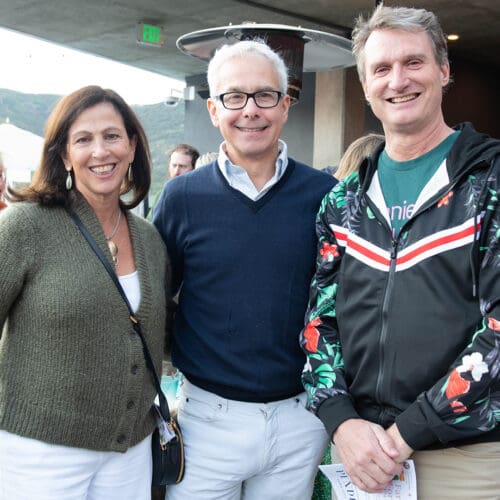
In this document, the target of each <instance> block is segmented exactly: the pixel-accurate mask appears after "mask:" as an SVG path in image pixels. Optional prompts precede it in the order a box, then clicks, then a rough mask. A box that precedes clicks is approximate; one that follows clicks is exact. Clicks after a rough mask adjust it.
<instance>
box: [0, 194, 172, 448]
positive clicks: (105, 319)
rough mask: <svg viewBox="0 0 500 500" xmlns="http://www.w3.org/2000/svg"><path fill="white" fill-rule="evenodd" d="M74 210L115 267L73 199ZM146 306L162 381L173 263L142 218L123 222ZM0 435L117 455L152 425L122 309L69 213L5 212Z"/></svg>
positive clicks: (0, 259) (146, 382) (146, 386)
mask: <svg viewBox="0 0 500 500" xmlns="http://www.w3.org/2000/svg"><path fill="white" fill-rule="evenodd" d="M72 207H73V209H74V210H75V212H76V213H77V214H78V215H79V216H80V218H81V220H82V222H83V223H84V224H85V226H86V227H87V228H88V230H89V232H90V233H91V234H92V236H93V237H94V239H95V240H96V242H97V243H98V245H99V246H100V247H101V248H102V250H103V251H104V252H105V255H106V256H107V258H108V260H109V261H110V262H111V255H110V253H109V251H108V247H107V245H106V239H105V236H104V233H103V231H102V229H101V226H100V224H99V222H98V220H97V218H96V216H95V214H94V212H93V210H92V209H91V208H90V206H89V205H88V204H87V202H86V201H85V200H84V198H83V197H82V196H80V195H79V194H73V195H72ZM127 222H128V224H129V228H130V234H131V238H132V244H133V250H134V255H135V263H136V268H137V271H138V273H139V280H140V288H141V301H140V306H139V309H138V311H137V316H138V317H139V319H140V322H141V325H142V329H143V332H144V334H145V337H146V340H147V342H148V345H149V349H150V351H151V353H152V356H153V358H154V361H155V365H156V368H157V373H159V372H160V367H161V360H162V355H163V352H164V347H165V346H166V345H167V343H168V338H167V337H168V335H167V324H166V323H167V316H169V314H168V311H167V304H170V300H169V286H170V264H169V261H168V257H167V253H166V249H165V246H164V243H163V241H162V240H161V238H160V236H159V235H158V233H157V231H156V229H155V228H154V227H153V226H152V225H151V224H150V223H149V222H147V221H145V220H143V219H141V218H139V217H137V216H135V215H133V214H131V213H127ZM0 325H3V330H2V334H1V337H0V429H3V430H6V431H8V432H11V433H14V434H18V435H21V436H25V437H29V438H33V439H38V440H41V441H45V442H48V443H54V444H60V445H65V446H74V447H79V448H87V449H92V450H104V451H106V450H112V451H120V452H124V451H126V450H127V448H129V447H131V446H133V445H135V444H136V443H138V442H139V441H141V440H142V439H144V438H145V437H146V436H147V435H148V434H149V433H151V432H152V430H153V428H154V418H153V414H152V412H151V405H152V403H153V400H154V398H155V390H154V387H153V384H152V380H151V377H150V373H149V372H148V370H147V368H146V364H145V361H144V355H143V352H142V347H141V342H140V339H139V337H138V336H137V334H135V333H134V332H133V329H132V326H131V323H130V319H129V314H128V310H127V307H126V305H125V303H124V301H123V299H122V297H121V296H120V294H119V292H118V291H117V289H116V287H115V285H114V284H113V282H112V280H111V278H110V277H109V275H108V274H107V272H106V271H105V269H104V266H103V265H102V263H101V262H100V261H99V260H98V258H97V257H96V255H95V254H94V253H93V251H92V249H91V248H90V246H89V244H88V243H87V241H86V240H85V239H84V237H83V235H82V234H81V233H80V231H79V229H78V228H77V226H76V225H75V223H74V222H73V221H72V219H71V218H70V217H69V215H68V214H67V212H66V211H65V209H64V208H61V207H56V208H46V207H41V206H39V205H36V204H31V203H15V204H13V205H12V206H11V207H9V208H7V209H5V210H2V211H1V212H0Z"/></svg>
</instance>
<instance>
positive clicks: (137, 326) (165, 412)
mask: <svg viewBox="0 0 500 500" xmlns="http://www.w3.org/2000/svg"><path fill="white" fill-rule="evenodd" d="M68 213H69V215H70V216H71V218H72V219H73V220H74V221H75V224H76V225H77V226H78V229H79V230H80V231H81V232H82V234H83V236H84V237H85V239H86V240H87V242H88V243H89V245H90V247H91V248H92V250H94V252H95V254H96V255H97V257H99V260H100V261H101V262H102V264H103V266H104V268H105V269H106V271H107V272H108V274H109V276H110V277H111V279H112V280H113V283H114V284H115V286H116V288H117V289H118V291H119V292H120V295H121V296H122V299H123V300H124V302H125V304H126V305H127V308H128V312H129V318H130V322H131V323H132V327H133V328H134V331H135V332H136V333H137V335H139V338H140V339H141V342H142V350H143V352H144V358H145V359H146V366H147V367H148V369H149V371H150V372H151V376H152V378H153V382H154V385H155V388H156V392H157V393H158V399H159V401H160V413H161V416H162V417H163V419H164V420H165V422H169V421H170V410H169V409H168V402H167V398H166V397H165V394H163V391H162V389H161V386H160V380H159V379H158V375H157V374H156V370H155V366H154V363H153V359H152V358H151V354H150V353H149V349H148V345H147V344H146V339H145V338H144V335H143V333H142V329H141V323H140V322H139V319H138V318H137V316H136V315H135V314H134V313H133V311H132V308H131V307H130V302H129V300H128V298H127V295H126V294H125V292H124V290H123V287H122V286H121V284H120V281H119V280H118V276H117V275H116V273H115V270H114V269H113V268H112V267H111V264H110V263H109V261H108V259H106V257H105V255H104V253H103V252H102V250H101V248H100V247H99V245H98V244H97V243H96V242H95V240H94V238H92V236H91V235H90V233H89V232H88V229H87V228H86V227H85V226H84V225H83V222H82V221H81V220H80V217H78V215H76V213H75V212H73V211H72V210H68Z"/></svg>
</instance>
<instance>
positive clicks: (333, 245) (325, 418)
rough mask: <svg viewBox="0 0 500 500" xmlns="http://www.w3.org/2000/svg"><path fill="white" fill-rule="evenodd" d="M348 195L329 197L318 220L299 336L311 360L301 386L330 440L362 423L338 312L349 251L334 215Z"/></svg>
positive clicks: (336, 192)
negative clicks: (351, 423)
mask: <svg viewBox="0 0 500 500" xmlns="http://www.w3.org/2000/svg"><path fill="white" fill-rule="evenodd" d="M344 193H345V184H344V183H343V182H341V183H339V184H338V185H337V186H336V187H335V188H334V189H333V190H332V191H330V193H328V194H327V195H326V196H325V197H324V199H323V201H322V203H321V206H320V209H319V212H318V216H317V218H316V234H317V237H318V252H317V259H316V273H315V275H314V277H313V279H312V282H311V288H310V295H309V306H308V309H307V312H306V318H305V323H306V326H305V328H304V330H303V331H302V332H301V335H300V344H301V346H302V349H303V350H304V352H305V354H306V364H305V366H304V371H303V373H302V382H303V384H304V387H305V389H306V391H307V394H308V406H309V408H310V409H311V410H312V411H313V412H314V413H316V414H317V416H318V417H319V418H320V419H321V421H322V422H323V424H324V425H325V428H326V430H327V432H328V435H329V436H330V437H331V436H332V435H333V432H334V431H335V430H336V428H337V427H338V426H339V425H340V424H341V423H342V422H343V421H345V420H347V419H349V418H359V415H358V414H357V413H356V411H355V409H354V406H353V402H352V398H351V396H350V394H349V392H348V389H347V384H346V382H345V379H344V361H343V358H342V348H341V345H340V338H339V332H338V328H337V318H336V312H335V300H336V292H337V276H338V272H339V267H340V264H341V261H342V256H343V253H344V250H343V247H341V246H340V245H339V244H338V242H337V240H336V238H335V234H334V232H333V230H332V224H333V225H334V224H335V223H336V222H335V213H336V211H337V208H338V207H339V206H342V204H343V199H344ZM337 223H338V222H337Z"/></svg>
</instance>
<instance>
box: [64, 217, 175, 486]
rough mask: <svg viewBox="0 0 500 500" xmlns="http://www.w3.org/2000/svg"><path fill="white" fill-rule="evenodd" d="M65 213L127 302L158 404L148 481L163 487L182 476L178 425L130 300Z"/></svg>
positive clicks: (94, 246) (87, 235)
mask: <svg viewBox="0 0 500 500" xmlns="http://www.w3.org/2000/svg"><path fill="white" fill-rule="evenodd" d="M68 212H69V215H70V216H71V218H72V219H73V220H74V221H75V224H76V225H77V226H78V229H80V231H81V232H82V234H83V236H84V237H85V239H86V240H87V241H88V243H89V245H90V246H91V248H92V250H94V252H95V254H96V255H97V257H99V260H100V261H101V262H102V264H103V265H104V267H105V269H106V271H107V272H108V274H109V275H110V277H111V279H112V280H113V283H114V284H115V286H116V288H118V291H119V292H120V295H121V296H122V298H123V300H124V301H125V304H127V307H128V310H129V315H130V321H131V323H132V327H133V329H134V331H135V332H136V333H137V335H139V338H140V339H141V342H142V350H143V352H144V358H145V360H146V366H147V367H148V369H149V371H150V373H151V376H152V378H153V383H154V386H155V388H156V391H157V393H158V400H159V403H160V404H159V405H156V404H154V405H153V409H154V412H155V415H156V417H157V418H156V421H157V425H156V429H155V430H154V432H153V436H152V441H151V449H152V454H153V477H152V481H151V484H152V485H153V486H163V485H168V484H177V483H180V482H181V481H182V478H183V477H184V443H183V441H182V433H181V429H180V427H179V424H178V423H177V421H176V420H175V419H174V418H173V417H172V415H171V414H170V410H169V408H168V402H167V398H166V397H165V394H164V393H163V391H162V389H161V386H160V380H159V379H158V375H157V374H156V370H155V367H154V363H153V359H152V358H151V354H150V353H149V349H148V345H147V343H146V339H145V338H144V335H143V333H142V330H141V324H140V322H139V319H138V318H137V317H136V316H135V314H134V313H133V311H132V308H131V307H130V302H129V301H128V298H127V296H126V295H125V292H124V290H123V288H122V286H121V284H120V282H119V281H118V277H117V276H116V273H115V271H114V269H113V268H112V267H111V264H110V263H109V262H108V260H107V259H106V257H105V256H104V254H103V252H102V250H101V249H100V247H99V246H98V245H97V243H96V242H95V240H94V239H93V238H92V236H91V235H90V233H89V232H88V230H87V228H86V227H85V226H84V225H83V223H82V221H81V220H80V218H79V217H78V215H76V213H75V212H73V211H72V210H68Z"/></svg>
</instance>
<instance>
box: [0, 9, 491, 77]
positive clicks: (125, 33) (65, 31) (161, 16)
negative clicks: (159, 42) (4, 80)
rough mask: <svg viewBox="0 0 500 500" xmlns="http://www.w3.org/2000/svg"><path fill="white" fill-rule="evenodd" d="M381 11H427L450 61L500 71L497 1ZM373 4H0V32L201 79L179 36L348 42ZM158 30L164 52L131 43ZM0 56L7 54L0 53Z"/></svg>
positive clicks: (197, 63) (202, 68) (200, 68)
mask: <svg viewBox="0 0 500 500" xmlns="http://www.w3.org/2000/svg"><path fill="white" fill-rule="evenodd" d="M385 4H386V5H402V6H414V7H423V8H427V9H430V10H432V11H433V12H435V13H436V14H437V15H438V17H439V19H440V21H441V24H442V26H443V28H444V30H445V32H446V33H458V34H459V35H460V40H459V41H457V42H454V43H450V56H451V59H452V64H453V58H457V59H462V60H465V61H470V62H475V63H480V64H485V65H492V66H495V67H496V69H497V70H498V69H500V36H499V26H500V0H455V1H451V0H410V1H408V0H400V1H398V2H393V1H386V2H385ZM374 5H375V0H258V1H246V0H182V1H179V0H84V1H82V0H44V1H43V2H41V1H40V0H0V6H1V12H2V15H1V17H0V26H2V27H5V28H9V29H12V30H15V31H19V32H22V33H25V34H29V35H33V36H36V37H39V38H41V39H44V40H48V41H51V42H54V43H58V44H61V45H64V46H67V47H71V48H73V49H77V50H80V51H83V52H88V53H91V54H96V55H100V56H103V57H107V58H110V59H113V60H116V61H119V62H122V63H125V64H130V65H132V66H136V67H138V68H142V69H145V70H149V71H153V72H155V73H160V74H162V75H165V76H169V77H172V78H178V79H182V80H183V79H185V77H186V76H192V75H196V74H200V73H203V72H204V71H205V70H206V64H205V63H204V62H202V61H199V60H198V59H195V58H193V57H189V56H187V55H185V54H183V53H182V52H180V51H179V50H178V49H177V47H176V40H177V38H178V37H180V36H181V35H185V34H186V33H190V32H193V31H197V30H203V29H207V28H214V27H219V26H226V25H229V24H241V23H242V22H246V21H253V22H257V23H276V24H288V25H292V26H302V27H303V28H308V29H314V30H319V31H326V32H329V33H333V34H340V35H344V36H347V37H349V36H350V30H351V28H352V25H353V20H354V18H355V17H356V16H357V15H359V14H360V13H367V12H370V11H371V10H372V8H373V7H374ZM140 21H147V22H150V23H154V24H159V25H161V26H163V28H164V29H165V33H166V36H165V45H164V46H163V47H151V46H144V45H139V44H138V43H137V42H136V31H137V23H138V22H140ZM2 50H8V48H5V47H3V48H2Z"/></svg>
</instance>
